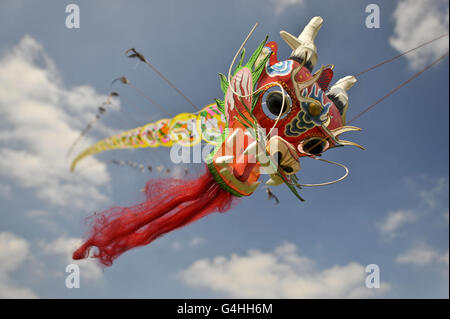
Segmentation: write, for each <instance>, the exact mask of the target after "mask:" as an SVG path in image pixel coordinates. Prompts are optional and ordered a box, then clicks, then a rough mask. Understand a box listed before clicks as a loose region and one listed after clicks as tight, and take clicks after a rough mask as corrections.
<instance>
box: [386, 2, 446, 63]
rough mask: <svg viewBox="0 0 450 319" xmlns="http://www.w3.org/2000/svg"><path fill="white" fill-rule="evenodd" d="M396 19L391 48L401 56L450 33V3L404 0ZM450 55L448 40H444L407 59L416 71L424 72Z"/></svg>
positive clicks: (396, 13)
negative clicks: (442, 57)
mask: <svg viewBox="0 0 450 319" xmlns="http://www.w3.org/2000/svg"><path fill="white" fill-rule="evenodd" d="M393 18H394V22H395V27H394V35H393V36H392V37H391V38H390V44H391V46H392V47H393V48H394V49H396V50H397V51H399V52H403V51H407V50H409V49H412V48H413V47H416V46H417V45H419V44H422V43H425V42H427V41H429V40H431V39H433V38H435V37H437V36H439V35H442V34H445V33H448V27H449V11H448V1H446V0H402V1H399V3H398V5H397V8H396V9H395V11H394V13H393ZM447 51H448V38H443V39H440V40H439V41H436V42H434V43H432V44H430V45H428V46H426V47H423V48H421V49H419V50H417V51H414V52H411V53H409V54H408V55H406V56H405V57H406V58H407V59H408V61H409V66H410V67H411V68H412V69H420V68H421V67H423V66H425V65H426V64H427V63H430V62H431V61H432V60H434V59H436V58H437V57H439V56H441V55H442V54H444V53H445V52H447Z"/></svg>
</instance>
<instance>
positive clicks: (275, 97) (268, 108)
mask: <svg viewBox="0 0 450 319" xmlns="http://www.w3.org/2000/svg"><path fill="white" fill-rule="evenodd" d="M283 97H284V105H283ZM261 106H262V110H263V112H264V114H266V116H268V117H269V118H270V119H272V120H276V119H277V117H278V116H280V119H282V118H284V117H285V116H286V115H287V114H288V113H289V111H290V110H291V107H292V100H291V98H290V96H289V94H287V93H286V92H285V91H284V90H283V91H280V88H279V87H272V88H270V89H268V90H267V91H266V92H264V95H263V98H262V103H261ZM282 108H283V110H282ZM280 113H281V115H280Z"/></svg>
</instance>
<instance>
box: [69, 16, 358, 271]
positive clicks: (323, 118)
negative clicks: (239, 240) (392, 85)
mask: <svg viewBox="0 0 450 319" xmlns="http://www.w3.org/2000/svg"><path fill="white" fill-rule="evenodd" d="M322 23H323V20H322V18H321V17H314V18H313V19H311V21H310V22H309V23H308V24H307V26H306V27H305V28H304V30H303V31H302V32H301V34H300V35H299V36H298V37H295V36H293V35H291V34H289V33H288V32H286V31H281V32H280V35H281V37H282V39H283V40H284V41H285V42H286V43H287V44H288V45H289V47H290V48H291V49H292V53H291V55H290V57H289V58H288V59H286V60H278V57H277V49H278V47H277V43H275V42H267V40H268V37H266V38H265V39H264V41H262V43H261V44H260V45H259V47H258V48H257V49H256V50H255V51H254V52H253V54H252V55H251V56H250V58H249V59H248V60H247V61H246V62H245V63H244V59H245V49H243V46H244V44H245V41H244V43H243V45H242V46H241V48H240V49H239V50H238V52H237V53H236V56H235V58H234V60H233V63H232V64H231V66H230V69H229V71H228V75H224V74H219V76H220V86H221V89H222V91H223V93H224V97H223V99H216V103H215V104H212V105H208V106H206V107H204V108H203V109H201V110H200V111H199V112H197V113H195V114H194V113H182V114H179V115H177V116H175V117H174V118H172V119H169V118H164V119H161V120H159V121H157V122H155V123H149V124H146V125H144V126H141V127H138V128H135V129H132V130H129V131H126V132H123V133H121V134H118V135H116V136H112V137H109V138H106V139H104V140H101V141H99V142H97V143H96V144H94V145H93V146H91V147H89V148H88V149H86V150H85V151H83V152H82V153H80V154H79V155H78V156H76V158H75V159H74V160H73V162H72V166H71V170H74V169H75V167H76V165H77V163H78V162H79V161H80V160H82V159H83V158H85V157H86V156H89V155H93V154H96V153H99V152H103V151H106V150H113V149H124V148H148V147H158V146H165V147H170V146H172V145H176V144H178V145H180V146H183V147H191V146H194V145H196V144H198V143H201V142H202V141H204V142H206V143H208V144H211V145H212V146H213V151H212V152H211V153H210V154H209V156H208V157H207V159H206V167H205V171H204V173H203V174H202V175H200V176H199V177H197V178H194V179H186V180H184V179H175V178H172V179H161V180H150V181H149V182H148V183H147V184H146V187H145V189H144V193H145V197H146V198H145V201H144V202H142V203H140V204H139V205H136V206H132V207H114V208H111V209H109V210H106V211H104V212H102V213H97V214H95V215H94V216H93V217H92V228H91V231H90V234H89V237H88V238H87V240H86V241H85V242H84V243H83V244H82V246H81V247H79V248H78V249H77V250H76V251H75V252H74V253H73V258H74V259H82V258H87V257H89V255H91V256H92V257H95V258H98V260H99V261H100V262H101V263H102V264H103V265H105V266H109V265H111V264H112V262H113V260H114V259H115V258H117V257H118V256H119V255H121V254H122V253H124V252H125V251H127V250H129V249H132V248H134V247H137V246H142V245H146V244H149V243H150V242H152V241H153V240H155V239H156V238H158V237H159V236H161V235H163V234H166V233H168V232H170V231H172V230H174V229H177V228H180V227H182V226H185V225H187V224H189V223H192V222H194V221H196V220H198V219H199V218H202V217H204V216H206V215H208V214H211V213H213V212H225V211H227V210H229V209H230V208H231V207H232V204H233V202H234V199H235V198H238V197H243V196H250V195H252V194H253V192H255V190H256V189H257V188H258V186H259V185H260V183H261V179H262V177H263V176H267V179H268V180H267V181H266V182H265V183H266V184H267V185H269V186H277V185H282V184H285V185H286V186H287V187H288V188H289V190H290V191H292V193H293V194H294V195H295V196H296V197H297V198H299V199H300V200H303V199H302V197H301V196H300V194H299V190H300V189H301V188H302V187H303V186H312V185H313V186H316V185H326V184H331V183H334V182H337V181H340V180H342V179H343V178H345V176H347V174H348V170H347V168H346V167H345V166H344V165H342V164H339V163H335V162H332V161H328V160H325V159H323V158H321V155H322V154H323V153H324V152H326V151H327V150H329V149H331V148H334V147H341V146H348V145H352V146H356V147H359V148H362V147H361V146H360V145H358V144H356V143H353V142H350V141H346V140H343V139H341V134H343V133H345V132H348V131H359V130H360V129H359V128H357V127H354V126H347V125H346V112H347V109H348V95H347V91H348V90H349V89H350V88H351V87H352V86H353V85H354V83H355V82H356V78H355V77H353V76H347V77H344V78H342V79H340V80H339V81H337V82H336V84H334V85H333V86H331V88H329V84H330V82H331V80H332V77H333V65H326V66H321V67H320V68H319V69H318V70H317V71H315V72H313V70H314V68H315V66H316V63H317V48H316V46H315V44H314V39H315V37H316V36H317V33H318V31H319V30H320V28H321V26H322ZM247 39H248V38H247ZM133 53H134V54H135V55H136V56H137V57H139V56H138V52H136V51H135V50H134V49H133ZM239 54H240V56H239ZM141 57H142V59H143V61H144V62H145V58H144V57H143V56H142V55H141ZM238 57H239V59H238ZM235 64H236V66H235V67H234V65H235ZM233 67H234V69H233ZM304 157H310V158H313V159H317V160H321V161H324V162H327V163H331V164H335V165H338V166H340V167H343V168H344V169H345V174H344V175H343V176H342V177H341V178H340V179H338V180H335V181H332V182H328V183H323V184H301V183H300V182H299V180H298V178H297V176H296V173H298V172H299V171H300V169H301V167H300V159H301V158H304ZM93 247H96V250H95V251H93V252H92V253H91V254H90V250H91V248H93Z"/></svg>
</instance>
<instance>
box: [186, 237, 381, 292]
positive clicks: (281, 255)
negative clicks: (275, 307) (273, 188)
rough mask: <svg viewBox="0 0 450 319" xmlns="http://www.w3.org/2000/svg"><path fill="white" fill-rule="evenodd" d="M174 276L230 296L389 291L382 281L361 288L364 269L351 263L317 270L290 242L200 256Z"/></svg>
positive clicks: (312, 262) (194, 285)
mask: <svg viewBox="0 0 450 319" xmlns="http://www.w3.org/2000/svg"><path fill="white" fill-rule="evenodd" d="M180 275H181V279H182V280H183V281H184V282H185V283H186V284H188V285H189V286H192V287H202V288H208V289H211V290H213V291H215V292H220V293H225V294H226V295H229V296H231V297H232V298H367V297H372V296H374V295H376V294H382V293H384V292H386V291H387V290H388V289H389V284H387V283H384V282H382V283H381V288H379V289H369V288H366V287H365V278H366V275H367V274H366V273H365V267H364V266H363V265H361V264H359V263H356V262H352V263H349V264H347V265H344V266H340V265H335V266H332V267H330V268H327V269H324V270H319V269H317V267H316V265H315V263H314V261H313V260H311V259H309V258H308V257H304V256H301V255H299V254H298V253H297V248H296V246H295V245H294V244H291V243H284V244H283V245H281V246H279V247H278V248H276V249H275V250H274V251H273V252H271V253H264V252H261V251H258V250H250V251H249V252H248V254H247V255H243V256H239V255H237V254H232V255H231V256H230V257H229V258H227V257H223V256H219V257H215V258H214V259H212V260H210V259H201V260H198V261H196V262H195V263H193V264H192V265H191V266H189V267H188V268H187V269H186V270H184V271H182V272H181V274H180Z"/></svg>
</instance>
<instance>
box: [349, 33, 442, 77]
mask: <svg viewBox="0 0 450 319" xmlns="http://www.w3.org/2000/svg"><path fill="white" fill-rule="evenodd" d="M446 36H448V33H446V34H442V35H440V36H438V37H437V38H434V39H432V40H430V41H427V42H425V43H422V44H420V45H418V46H416V47H414V48H412V49H409V50H407V51H404V52H402V53H400V54H398V55H396V56H394V57H392V58H389V59H386V60H384V61H382V62H380V63H378V64H375V65H374V66H371V67H369V68H367V69H365V70H363V71H361V72H359V73H357V74H355V75H354V76H355V77H359V76H361V75H363V74H364V73H367V72H369V71H372V70H374V69H376V68H378V67H380V66H382V65H384V64H386V63H389V62H392V61H394V60H396V59H398V58H400V57H402V56H404V55H406V54H408V53H410V52H413V51H415V50H417V49H420V48H422V47H424V46H426V45H428V44H431V43H433V42H435V41H437V40H439V39H442V38H444V37H446Z"/></svg>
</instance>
